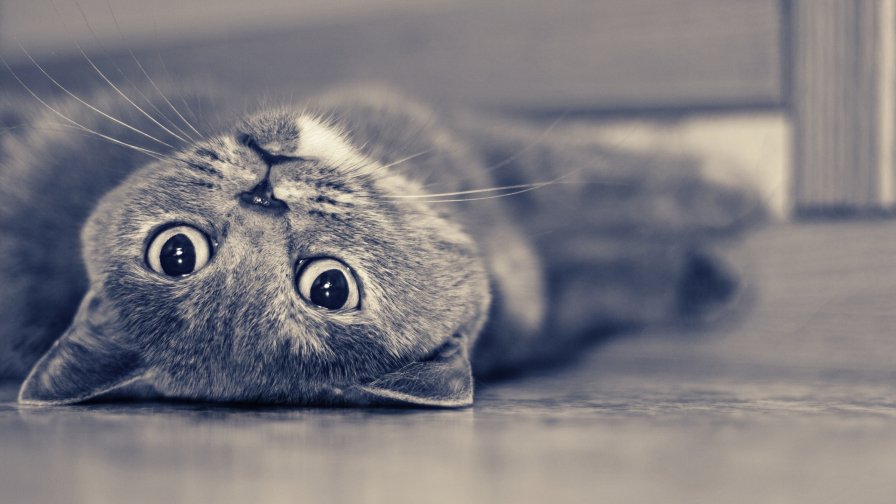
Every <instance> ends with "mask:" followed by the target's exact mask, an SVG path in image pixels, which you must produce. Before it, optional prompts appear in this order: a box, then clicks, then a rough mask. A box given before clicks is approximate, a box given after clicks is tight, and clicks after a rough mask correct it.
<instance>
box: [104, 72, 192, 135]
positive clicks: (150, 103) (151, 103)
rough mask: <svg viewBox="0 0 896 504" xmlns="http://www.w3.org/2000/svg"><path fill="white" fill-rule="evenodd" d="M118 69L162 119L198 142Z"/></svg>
mask: <svg viewBox="0 0 896 504" xmlns="http://www.w3.org/2000/svg"><path fill="white" fill-rule="evenodd" d="M116 69H117V70H118V73H119V74H120V75H121V77H122V78H123V79H124V80H126V81H127V82H128V84H130V85H131V88H133V90H134V91H136V92H137V94H139V95H140V97H141V98H143V101H144V102H146V104H148V105H149V106H150V107H151V108H152V109H153V110H154V111H155V112H156V114H158V115H159V117H161V118H162V119H164V120H165V122H166V123H168V125H169V126H171V127H172V128H174V129H176V130H177V131H178V133H180V134H181V135H183V136H185V137H187V138H188V139H189V140H190V141H191V142H193V143H196V139H195V138H193V137H192V136H190V134H189V133H187V132H186V131H184V129H183V128H181V127H180V126H178V125H177V124H176V123H175V122H174V121H172V120H171V118H170V117H168V116H167V115H165V113H164V112H162V111H161V110H160V109H159V107H157V106H156V104H155V103H153V102H152V100H150V98H149V97H148V96H146V93H144V92H143V91H142V90H140V87H139V86H138V85H137V84H136V83H135V82H134V81H133V80H131V79H130V77H128V76H127V74H125V73H124V72H123V71H122V70H121V69H120V68H118V67H116Z"/></svg>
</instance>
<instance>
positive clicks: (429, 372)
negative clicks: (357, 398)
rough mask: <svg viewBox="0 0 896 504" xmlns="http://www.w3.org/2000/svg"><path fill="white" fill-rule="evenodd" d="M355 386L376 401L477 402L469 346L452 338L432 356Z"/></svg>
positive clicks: (448, 405)
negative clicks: (474, 397) (474, 400)
mask: <svg viewBox="0 0 896 504" xmlns="http://www.w3.org/2000/svg"><path fill="white" fill-rule="evenodd" d="M355 389H356V391H357V392H360V393H361V395H362V397H363V398H364V400H365V402H370V403H373V404H384V405H386V404H395V405H413V406H432V407H438V408H460V407H464V406H470V405H472V404H473V373H472V370H471V368H470V359H469V358H468V357H467V349H466V348H465V347H464V346H463V344H462V342H461V341H460V338H452V339H451V341H449V342H448V343H446V344H445V345H443V346H442V347H440V348H439V349H438V350H436V352H435V353H434V354H433V356H432V357H431V358H429V359H427V360H425V361H421V362H414V363H412V364H408V365H407V366H405V367H403V368H401V369H399V370H398V371H395V372H393V373H389V374H387V375H385V376H382V377H380V378H378V379H376V380H374V381H372V382H370V383H368V384H366V385H361V386H358V387H355Z"/></svg>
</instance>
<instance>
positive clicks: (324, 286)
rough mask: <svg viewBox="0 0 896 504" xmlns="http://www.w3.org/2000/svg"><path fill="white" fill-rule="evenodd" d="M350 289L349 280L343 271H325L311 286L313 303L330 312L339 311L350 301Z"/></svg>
mask: <svg viewBox="0 0 896 504" xmlns="http://www.w3.org/2000/svg"><path fill="white" fill-rule="evenodd" d="M348 289H349V287H348V280H346V278H345V275H344V274H343V273H342V272H341V271H339V270H338V269H331V270H327V271H324V272H323V273H321V274H320V275H318V276H317V278H315V279H314V283H312V284H311V292H310V295H311V302H312V303H314V304H316V305H317V306H322V307H324V308H327V309H329V310H338V309H339V308H342V307H343V306H345V302H346V301H347V300H348V295H349V292H348Z"/></svg>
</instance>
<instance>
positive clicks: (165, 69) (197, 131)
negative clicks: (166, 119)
mask: <svg viewBox="0 0 896 504" xmlns="http://www.w3.org/2000/svg"><path fill="white" fill-rule="evenodd" d="M157 54H158V55H159V63H161V64H162V71H164V72H165V75H167V76H168V80H170V81H173V80H174V79H172V78H171V73H170V72H168V67H167V66H166V65H165V60H164V59H162V53H161V52H157ZM148 77H149V76H147V78H148ZM150 82H152V80H150ZM153 87H155V88H156V91H158V92H159V94H160V95H161V94H162V91H161V90H160V89H159V88H158V87H157V86H156V85H155V83H153ZM162 98H163V99H164V100H165V103H167V104H168V106H169V107H171V110H173V111H174V113H175V114H177V117H179V118H180V120H181V121H183V122H184V124H186V125H187V126H189V127H190V129H191V130H193V131H194V132H196V134H197V135H199V138H202V137H203V135H202V133H200V132H199V130H198V129H196V128H195V127H194V126H193V125H192V124H190V121H188V120H187V118H185V117H184V116H183V115H181V113H180V111H178V110H177V109H176V108H175V107H174V105H173V104H172V103H171V102H170V101H168V98H166V97H165V95H162ZM180 102H181V103H183V104H184V106H185V107H187V110H188V111H189V112H190V113H191V114H193V117H196V114H195V113H194V112H193V109H191V108H190V104H189V103H187V100H184V97H183V96H181V97H180Z"/></svg>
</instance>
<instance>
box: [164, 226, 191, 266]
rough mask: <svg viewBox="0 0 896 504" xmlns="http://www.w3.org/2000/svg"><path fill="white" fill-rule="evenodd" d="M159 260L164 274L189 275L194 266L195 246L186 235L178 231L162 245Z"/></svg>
mask: <svg viewBox="0 0 896 504" xmlns="http://www.w3.org/2000/svg"><path fill="white" fill-rule="evenodd" d="M159 262H160V263H161V264H162V271H164V272H165V274H166V275H170V276H183V275H189V274H190V273H192V272H193V269H194V268H195V267H196V247H195V246H194V245H193V242H192V241H191V240H190V238H188V237H187V235H185V234H183V233H178V234H176V235H174V236H172V237H171V238H168V241H166V242H165V245H163V246H162V250H161V251H160V252H159Z"/></svg>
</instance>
